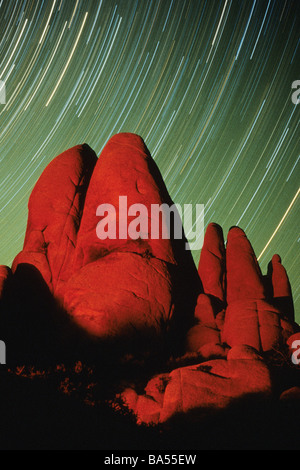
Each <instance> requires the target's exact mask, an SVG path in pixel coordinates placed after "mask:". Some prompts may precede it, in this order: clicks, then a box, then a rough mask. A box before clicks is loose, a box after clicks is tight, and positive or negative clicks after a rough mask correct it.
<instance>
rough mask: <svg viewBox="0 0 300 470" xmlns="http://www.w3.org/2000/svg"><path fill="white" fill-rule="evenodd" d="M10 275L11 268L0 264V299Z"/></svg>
mask: <svg viewBox="0 0 300 470" xmlns="http://www.w3.org/2000/svg"><path fill="white" fill-rule="evenodd" d="M10 277H11V269H10V268H9V267H8V266H4V265H1V266H0V299H1V297H2V296H3V293H4V289H5V286H6V284H7V281H8V279H9V278H10Z"/></svg>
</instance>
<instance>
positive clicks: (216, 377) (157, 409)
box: [122, 346, 272, 424]
mask: <svg viewBox="0 0 300 470" xmlns="http://www.w3.org/2000/svg"><path fill="white" fill-rule="evenodd" d="M151 385H152V386H151V387H149V384H148V386H147V387H146V389H145V392H146V393H145V395H141V396H138V395H136V394H135V392H134V391H132V390H131V389H126V390H125V391H124V392H123V394H122V398H123V401H124V403H125V404H126V405H127V406H128V407H129V408H130V409H131V410H133V411H134V412H135V414H136V415H137V419H138V421H139V422H146V423H150V422H152V423H155V424H157V423H159V422H165V421H167V420H169V419H170V418H173V417H174V416H176V415H178V414H182V413H183V414H188V413H189V412H191V413H193V415H195V413H197V411H203V410H217V409H222V408H226V407H227V406H229V405H230V404H231V403H233V402H234V401H235V400H236V399H239V400H241V399H244V400H247V399H248V398H249V397H251V398H253V397H255V396H256V397H259V398H262V397H264V398H267V397H270V396H271V393H272V382H271V376H270V372H269V370H268V367H267V366H266V364H265V363H264V362H263V360H262V358H261V357H260V356H259V355H258V354H257V352H256V351H255V350H253V349H252V348H250V347H249V346H236V347H234V348H232V349H231V350H230V351H229V353H228V356H227V360H225V359H215V360H212V361H208V362H203V363H201V364H196V365H193V366H187V367H182V368H179V369H175V370H173V371H172V372H171V373H170V374H169V375H166V374H163V375H161V376H157V377H155V381H153V380H152V384H151ZM162 392H163V399H162Z"/></svg>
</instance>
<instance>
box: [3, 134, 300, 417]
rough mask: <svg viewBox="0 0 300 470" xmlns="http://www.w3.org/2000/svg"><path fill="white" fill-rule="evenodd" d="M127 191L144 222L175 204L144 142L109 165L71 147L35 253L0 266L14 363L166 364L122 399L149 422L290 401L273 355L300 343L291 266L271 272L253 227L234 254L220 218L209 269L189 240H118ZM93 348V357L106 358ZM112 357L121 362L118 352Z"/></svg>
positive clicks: (56, 169) (120, 146) (130, 137)
mask: <svg viewBox="0 0 300 470" xmlns="http://www.w3.org/2000/svg"><path fill="white" fill-rule="evenodd" d="M120 196H121V197H123V198H124V197H125V196H126V204H127V207H129V206H131V207H132V205H134V204H142V205H143V206H144V207H146V208H147V209H148V211H147V216H146V218H145V217H144V219H140V223H141V225H142V226H143V227H145V226H146V225H147V224H148V227H150V226H151V224H154V223H155V221H154V220H152V218H151V217H152V216H151V207H152V205H154V204H156V205H159V206H160V205H162V204H166V205H167V206H168V207H170V206H172V204H173V202H172V200H171V198H170V196H169V194H168V191H167V189H166V187H165V184H164V182H163V179H162V177H161V175H160V173H159V170H158V168H157V166H156V164H155V162H154V160H153V159H152V158H151V156H150V153H149V151H148V149H147V147H146V145H145V143H144V142H143V140H142V139H141V138H140V137H139V136H137V135H135V134H129V133H125V134H117V135H115V136H113V137H112V138H111V139H110V140H109V141H108V143H107V145H106V146H105V148H104V149H103V151H102V153H101V155H100V156H99V158H97V156H96V155H95V153H94V151H93V150H92V149H90V147H89V146H88V145H86V144H84V145H78V146H76V147H73V148H71V149H69V150H67V151H66V152H63V153H62V154H61V155H59V156H58V157H56V158H55V159H54V160H53V161H52V162H51V163H50V164H49V165H48V166H47V167H46V169H45V170H44V172H43V173H42V175H41V177H40V178H39V180H38V182H37V183H36V186H35V187H34V189H33V191H32V194H31V196H30V200H29V206H28V224H27V229H26V234H25V240H24V246H23V249H22V251H21V252H20V253H19V254H18V255H17V256H16V258H15V259H14V261H13V263H12V267H11V269H10V268H9V267H6V266H1V267H0V302H1V303H0V305H1V310H2V312H1V318H0V326H1V329H2V332H3V339H4V340H6V336H7V340H8V343H9V344H11V345H12V349H14V348H19V351H18V354H16V359H15V360H16V361H19V362H20V361H22V360H24V361H25V359H26V358H27V357H30V361H31V362H32V361H34V360H35V358H37V357H38V358H39V359H40V358H41V357H43V356H44V357H46V356H47V354H48V353H49V351H50V350H51V351H52V352H53V350H55V349H56V345H57V343H59V345H60V346H59V348H58V356H57V357H59V354H61V353H62V352H63V353H64V352H65V351H66V350H67V351H68V353H70V351H71V354H72V351H74V349H76V351H75V352H76V353H77V354H78V352H79V351H80V344H81V341H82V342H84V343H85V345H86V344H88V345H90V343H91V344H93V346H95V345H100V346H101V347H102V346H103V345H106V344H107V343H109V344H110V346H112V348H115V349H117V350H118V357H119V358H124V357H126V355H129V356H130V355H131V357H133V359H134V358H135V354H136V355H137V356H136V357H140V355H141V356H142V357H143V356H144V357H149V355H150V357H151V355H154V356H156V358H157V357H159V359H160V364H159V367H157V364H156V369H158V368H160V371H156V373H155V372H154V371H153V370H152V369H151V367H150V368H149V371H147V369H145V370H144V375H146V376H147V374H148V378H147V380H146V381H145V383H144V392H141V390H140V388H139V390H138V389H137V388H136V387H135V385H134V383H132V381H131V383H130V384H128V386H124V380H122V385H120V388H121V390H120V391H119V394H118V399H121V400H122V403H123V404H124V406H125V407H127V408H128V409H129V410H130V411H131V412H133V413H134V414H135V416H136V417H137V420H138V422H140V423H155V424H157V423H163V422H166V421H168V420H170V419H171V418H173V417H174V416H177V415H180V414H187V415H188V414H189V413H190V412H199V413H202V412H203V411H205V410H206V411H207V410H218V409H224V408H226V407H228V406H230V405H231V404H232V403H233V402H235V401H236V400H240V399H248V398H253V397H257V398H259V399H261V398H264V399H265V398H269V397H272V396H274V393H275V391H274V390H275V388H276V387H277V388H276V393H278V390H280V393H283V396H284V397H285V398H286V397H288V396H289V392H288V389H293V387H297V385H298V384H297V383H296V382H297V381H296V382H291V381H288V382H284V380H282V381H281V379H280V377H279V379H278V377H277V376H278V374H277V376H276V377H277V378H276V387H275V385H274V377H273V374H272V367H271V368H270V364H269V362H268V360H267V359H266V358H267V357H269V356H270V353H273V352H274V351H275V352H276V353H277V354H278V355H280V357H283V358H284V360H285V361H286V362H287V363H288V362H289V361H290V354H291V345H292V340H291V338H296V339H297V338H298V337H299V326H298V325H297V324H296V323H295V318H294V311H293V301H292V292H291V287H290V284H289V280H288V277H287V274H286V271H285V269H284V267H283V266H282V264H281V259H280V257H279V256H278V255H274V257H273V258H272V261H271V263H270V266H269V272H268V274H267V275H266V276H263V275H262V273H261V270H260V268H259V265H258V262H257V259H256V256H255V253H254V251H253V248H252V246H251V244H250V242H249V241H248V239H247V237H246V235H245V233H244V232H243V230H242V229H241V228H239V227H232V228H231V229H230V230H229V232H228V235H227V244H226V249H225V245H224V239H223V232H222V229H221V227H220V226H219V225H217V224H214V223H212V224H210V225H208V227H207V230H206V234H205V238H204V245H203V248H202V250H201V256H200V261H199V267H198V270H197V268H196V266H195V264H194V261H193V259H192V256H191V253H190V251H188V250H186V249H185V243H186V239H185V237H184V236H183V237H182V238H181V239H177V238H176V237H174V234H172V233H170V237H169V238H163V237H162V234H161V233H160V236H159V237H158V238H151V236H150V237H149V236H146V235H147V233H144V234H143V235H140V236H139V237H137V238H136V239H133V238H132V237H131V236H130V235H129V234H128V231H127V230H125V232H124V230H123V232H122V233H121V232H119V227H123V229H124V227H125V228H126V229H128V228H129V226H130V224H131V223H132V222H134V220H135V218H136V215H137V212H135V211H134V212H131V213H127V212H126V219H124V217H125V216H124V212H123V211H122V210H121V207H120V204H121V203H122V201H124V199H122V200H120ZM120 201H121V202H120ZM102 204H106V205H107V206H106V207H107V210H108V208H109V207H113V208H114V209H115V212H113V213H112V214H113V215H112V217H111V218H110V219H105V217H106V213H104V212H101V213H98V212H97V211H98V209H97V208H98V207H99V205H102ZM133 207H135V208H136V211H138V206H133ZM174 217H176V214H175V215H174ZM99 221H100V222H101V221H102V222H103V223H104V222H105V223H106V224H110V223H112V224H115V225H113V226H115V227H116V237H113V238H109V237H108V238H105V237H104V238H103V239H100V238H99V236H98V235H97V232H96V227H97V225H98V224H99ZM144 224H145V225H144ZM107 227H108V226H106V228H107ZM120 230H121V231H122V229H120ZM74 331H75V332H76V333H74V334H73V332H74ZM24 338H25V339H24ZM70 338H72V340H70ZM74 338H75V339H74ZM89 351H91V353H90V354H91V355H92V360H93V362H97V361H100V362H103V356H101V357H97V356H95V354H96V353H95V351H96V350H95V349H93V348H91V349H89ZM105 351H106V353H105V354H106V355H105V356H104V357H105V361H106V362H107V363H109V360H110V357H109V354H110V353H108V352H107V351H112V349H110V350H105ZM102 353H103V349H102ZM268 355H269V356H268ZM170 358H171V360H169V359H170ZM108 369H109V367H108ZM279 376H280V374H279ZM297 377H299V376H297ZM123 379H124V378H123ZM297 380H298V379H297ZM133 382H134V381H133ZM278 382H279V383H280V386H279V387H278ZM274 387H275V388H274ZM290 395H292V396H295V393H293V392H290ZM296 395H297V394H296ZM196 416H198V415H197V413H196Z"/></svg>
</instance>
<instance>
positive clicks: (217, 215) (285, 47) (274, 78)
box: [0, 0, 300, 322]
mask: <svg viewBox="0 0 300 470" xmlns="http://www.w3.org/2000/svg"><path fill="white" fill-rule="evenodd" d="M299 32H300V2H299V1H298V0H295V1H293V0H282V1H281V0H276V1H274V0H247V1H242V0H240V1H238V0H206V1H204V0H203V1H202V0H102V1H101V0H95V1H94V0H90V1H88V0H87V1H86V0H27V1H26V0H23V1H22V0H20V1H11V0H0V80H2V81H4V83H5V87H6V104H0V263H1V264H7V265H11V262H12V260H13V258H14V257H15V255H16V254H17V253H18V252H19V251H20V250H21V248H22V245H23V239H24V232H25V228H26V220H27V201H28V197H29V195H30V192H31V190H32V188H33V186H34V184H35V182H36V180H37V179H38V177H39V176H40V174H41V172H42V170H43V169H44V168H45V166H46V165H47V164H48V163H49V162H50V161H51V160H52V159H53V158H54V157H55V156H56V155H58V154H59V153H61V152H63V151H64V150H66V149H68V148H70V147H72V146H74V145H77V144H80V143H83V142H86V143H88V144H89V145H90V146H91V147H92V148H93V149H94V150H95V151H96V153H97V154H98V155H99V154H100V152H101V150H102V148H103V147H104V145H105V143H106V142H107V140H108V139H109V138H110V137H111V136H112V135H113V134H116V133H118V132H133V133H137V134H139V135H140V136H141V137H142V138H143V139H144V141H145V143H146V145H147V147H148V148H149V150H150V153H151V155H152V156H153V157H154V159H155V161H156V163H157V165H158V167H159V168H160V171H161V173H162V175H163V178H164V180H165V182H166V185H167V188H168V190H169V192H170V195H171V197H172V198H173V200H174V201H175V202H176V203H178V204H184V203H185V204H197V203H199V204H204V205H205V219H204V220H205V226H207V224H208V223H209V222H212V221H214V222H217V223H218V224H220V225H221V226H222V227H223V230H224V235H225V237H226V235H227V231H228V229H229V228H230V227H231V226H232V225H239V226H240V227H241V228H243V229H244V230H245V231H246V233H247V236H248V238H249V239H250V241H251V243H252V245H253V248H254V250H255V252H256V254H257V256H258V257H259V261H260V265H261V268H262V270H263V272H264V273H265V272H266V268H267V264H268V262H269V261H270V259H271V257H272V255H273V254H274V253H278V254H280V256H281V257H282V262H283V264H284V266H285V267H286V269H287V272H288V275H289V277H290V281H291V284H292V290H293V294H294V302H295V306H296V310H297V306H298V313H297V317H296V318H297V320H298V322H299V321H300V312H299V310H300V309H299V306H300V289H299V218H300V210H299V199H300V198H299V164H298V163H299V131H300V129H299V111H300V105H297V104H294V103H293V102H292V99H291V97H292V92H293V90H292V83H293V82H294V81H295V80H299V79H300V60H299V59H300V57H299V54H300V46H299ZM99 203H101V201H99ZM193 255H194V258H195V261H196V262H198V259H199V251H197V252H193Z"/></svg>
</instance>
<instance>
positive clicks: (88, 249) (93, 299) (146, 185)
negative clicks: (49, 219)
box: [64, 134, 198, 338]
mask: <svg viewBox="0 0 300 470" xmlns="http://www.w3.org/2000/svg"><path fill="white" fill-rule="evenodd" d="M120 196H121V197H123V198H125V199H126V202H125V206H122V204H121V203H120V199H119V197H120ZM101 204H107V205H111V206H110V208H112V210H115V213H114V212H113V213H114V217H113V223H116V225H115V228H116V236H115V238H113V239H112V238H106V239H100V238H99V234H98V233H97V232H96V227H97V226H98V224H99V222H100V221H101V219H102V218H103V217H102V218H101V216H99V215H97V214H96V212H97V208H98V206H99V205H101ZM134 204H135V205H136V204H142V205H143V208H146V217H145V218H144V219H143V222H145V224H146V225H147V227H148V230H149V232H148V233H145V234H144V235H145V237H143V236H140V237H139V238H137V239H133V238H132V236H131V234H130V235H129V234H128V230H129V228H130V224H131V223H132V222H133V221H134V219H135V218H136V216H137V215H138V214H133V215H130V214H128V212H129V208H130V207H131V206H133V205H134ZM155 204H156V205H159V206H160V205H161V204H167V205H168V206H171V205H172V201H171V199H170V196H169V195H168V192H167V190H166V187H165V185H164V183H163V180H162V178H161V175H160V173H159V171H158V169H157V167H156V165H155V163H154V161H153V160H152V158H151V156H150V154H149V152H148V150H147V148H146V146H145V144H144V142H143V140H142V139H141V138H140V137H139V136H137V135H134V134H118V135H115V136H114V137H112V138H111V139H110V140H109V142H108V143H107V145H106V146H105V148H104V150H103V151H102V153H101V155H100V157H99V159H98V162H97V165H96V167H95V170H94V172H93V175H92V178H91V181H90V184H89V188H88V191H87V195H86V200H85V205H84V211H83V215H82V220H81V225H80V229H79V232H78V237H77V243H76V249H75V263H74V272H75V274H74V276H73V277H72V278H71V279H70V280H69V281H68V283H67V285H66V287H65V295H64V306H65V308H66V310H67V311H68V312H69V313H70V314H71V315H72V316H73V318H74V319H75V321H76V322H77V323H78V324H79V325H80V326H82V327H83V328H85V329H86V330H87V331H88V332H89V333H91V334H93V335H95V336H97V337H101V338H109V337H117V336H118V335H124V334H125V335H126V334H129V332H137V333H139V334H141V333H142V332H144V331H145V330H148V331H149V333H150V332H151V335H152V332H156V334H157V333H159V332H161V331H167V330H168V329H169V328H172V326H171V324H172V323H176V322H178V325H179V329H181V328H183V329H184V328H186V325H187V324H188V322H190V321H191V318H192V315H193V308H194V304H195V301H196V295H197V290H196V289H197V282H198V275H197V271H196V268H195V265H194V263H193V260H192V257H191V254H190V253H189V252H188V251H186V250H185V239H182V240H174V239H172V238H171V239H170V237H169V239H163V238H162V237H161V236H160V237H159V239H154V238H153V237H152V234H151V229H152V228H153V226H154V224H155V222H154V219H153V218H152V217H151V215H152V207H153V205H155ZM106 215H107V214H106V213H104V212H103V213H102V216H104V217H106ZM143 222H142V224H143ZM120 224H123V229H125V231H124V232H123V233H119V227H120ZM120 237H121V238H120ZM182 301H183V302H184V307H185V312H184V313H183V312H182V309H180V308H179V305H180V304H181V306H182V305H183V304H182ZM179 317H181V318H179Z"/></svg>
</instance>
